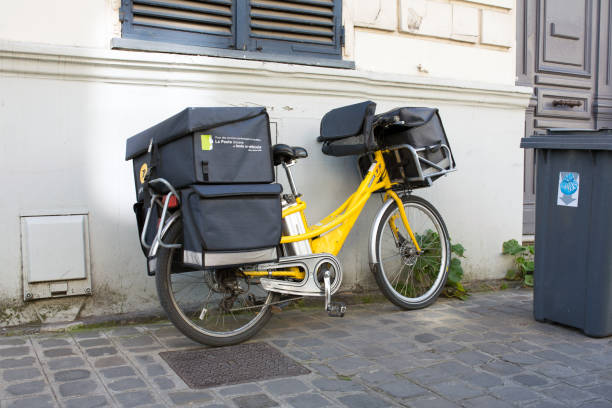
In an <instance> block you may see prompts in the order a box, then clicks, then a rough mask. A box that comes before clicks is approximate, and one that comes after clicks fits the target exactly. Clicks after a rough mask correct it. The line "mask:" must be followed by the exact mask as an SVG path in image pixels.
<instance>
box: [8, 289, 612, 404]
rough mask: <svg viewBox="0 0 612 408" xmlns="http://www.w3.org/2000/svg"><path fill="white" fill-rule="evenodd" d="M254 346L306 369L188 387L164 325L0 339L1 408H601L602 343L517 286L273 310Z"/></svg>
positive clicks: (606, 374)
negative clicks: (463, 297)
mask: <svg viewBox="0 0 612 408" xmlns="http://www.w3.org/2000/svg"><path fill="white" fill-rule="evenodd" d="M252 341H253V342H266V343H268V344H269V345H271V346H272V347H275V348H276V349H277V350H279V351H281V352H282V353H284V354H286V355H288V356H290V357H291V358H293V359H295V360H297V361H298V362H299V363H300V364H302V365H303V366H304V367H306V368H308V369H309V370H310V371H311V373H310V374H307V375H302V376H297V377H291V378H280V379H274V380H266V381H258V382H251V383H245V384H239V385H222V386H218V387H214V388H208V389H205V390H196V389H190V388H189V387H188V386H187V385H186V384H185V383H184V382H183V381H182V380H181V378H179V377H178V376H177V375H176V373H174V371H173V370H172V369H171V368H170V367H169V366H168V365H167V364H166V362H165V361H164V359H163V358H161V357H160V355H159V353H160V352H163V351H174V350H195V349H201V348H203V346H201V345H199V344H197V343H194V342H193V341H191V340H189V339H187V338H185V337H184V336H182V335H181V334H180V333H179V332H178V331H177V330H176V329H175V328H174V327H172V326H171V325H170V324H169V323H159V324H150V325H136V326H123V327H121V326H117V327H109V328H106V329H97V330H83V331H78V332H73V333H67V334H58V335H49V334H45V335H26V336H15V337H5V338H0V408H8V407H27V408H36V407H64V408H68V407H78V408H87V407H103V406H110V407H175V406H189V407H196V406H197V407H210V408H212V407H231V408H240V407H252V408H263V407H295V408H316V407H367V408H375V407H423V408H427V407H441V408H445V407H485V408H495V407H525V408H537V407H583V408H599V407H612V338H608V339H606V338H604V339H592V338H589V337H586V336H584V335H583V334H582V333H581V332H580V331H577V330H574V329H571V328H567V327H563V326H560V325H554V324H544V323H539V322H536V321H535V320H534V319H533V317H532V294H531V292H530V291H527V290H516V291H503V292H495V293H485V294H475V295H474V296H472V297H471V298H470V299H469V300H467V301H465V302H461V301H457V300H446V299H441V300H439V301H438V302H437V303H436V304H434V305H433V306H431V307H429V308H427V309H424V310H417V311H402V310H399V309H397V308H396V307H394V306H393V305H391V304H390V303H380V304H368V305H361V306H352V307H350V308H349V310H348V312H347V314H346V316H345V317H344V318H343V319H332V318H328V317H327V316H326V314H325V313H324V312H323V311H322V308H321V310H299V311H296V310H293V311H284V312H280V313H276V314H275V315H274V317H273V318H272V319H271V321H270V323H269V324H268V325H267V326H266V327H265V328H264V330H262V332H261V333H260V334H259V335H258V336H256V337H255V338H254V339H253V340H252Z"/></svg>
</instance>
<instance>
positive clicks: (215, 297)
mask: <svg viewBox="0 0 612 408" xmlns="http://www.w3.org/2000/svg"><path fill="white" fill-rule="evenodd" d="M182 235H183V224H182V219H177V220H176V221H175V223H174V224H173V225H172V226H171V227H170V228H169V229H168V232H167V233H166V235H165V237H164V242H166V243H171V244H175V243H180V242H181V241H182ZM182 252H183V249H182V248H164V247H160V248H159V251H158V254H157V268H156V278H155V280H156V284H157V294H158V296H159V300H160V303H161V305H162V307H163V308H164V310H165V311H166V314H167V316H168V319H170V321H171V322H172V323H173V324H174V326H175V327H176V328H177V329H179V330H180V331H181V332H182V333H183V334H185V335H186V336H187V337H189V338H191V339H192V340H195V341H197V342H199V343H202V344H206V345H209V346H228V345H231V344H237V343H240V342H243V341H245V340H247V339H249V338H251V337H252V336H254V335H255V334H256V333H257V332H258V331H259V330H260V329H261V328H262V327H263V326H264V325H265V324H266V323H267V321H268V320H269V319H270V316H271V304H272V303H273V302H274V300H275V294H273V293H272V292H267V291H265V290H264V289H263V288H262V287H261V285H260V284H259V280H258V279H253V278H248V277H246V276H244V275H243V274H242V273H241V271H240V270H239V269H236V268H234V269H217V270H194V269H193V268H189V267H186V266H185V265H184V264H183V262H182Z"/></svg>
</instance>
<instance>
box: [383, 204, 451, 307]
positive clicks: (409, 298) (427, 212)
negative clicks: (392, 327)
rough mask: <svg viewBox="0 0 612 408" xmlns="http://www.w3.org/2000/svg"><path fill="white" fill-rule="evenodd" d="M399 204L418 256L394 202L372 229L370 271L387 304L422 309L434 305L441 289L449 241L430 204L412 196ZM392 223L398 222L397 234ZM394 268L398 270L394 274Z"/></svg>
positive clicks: (447, 265)
mask: <svg viewBox="0 0 612 408" xmlns="http://www.w3.org/2000/svg"><path fill="white" fill-rule="evenodd" d="M402 202H403V205H404V210H405V212H406V216H407V218H408V223H409V225H410V227H411V229H412V230H413V233H414V236H415V239H416V240H417V243H419V246H420V247H421V253H420V254H419V253H418V252H417V251H416V249H415V247H414V244H413V243H412V240H411V238H410V236H409V234H408V233H407V231H406V230H405V229H404V226H403V223H402V222H401V221H400V220H399V219H400V215H399V209H398V206H397V204H396V203H395V202H393V203H392V204H391V205H389V206H388V207H387V209H386V210H385V211H384V213H383V214H382V216H381V217H377V220H378V225H375V226H374V228H373V231H376V236H375V251H376V260H377V262H375V263H374V264H373V265H372V267H373V272H374V277H375V279H376V283H377V284H378V287H379V288H380V290H381V292H382V293H383V294H384V295H385V297H386V298H387V299H389V301H391V302H392V303H393V304H395V305H396V306H399V307H401V308H403V309H407V310H412V309H421V308H424V307H427V306H429V305H431V304H432V303H433V302H435V301H436V299H437V298H438V296H439V295H440V293H441V292H442V290H443V289H444V285H445V284H446V280H447V279H448V268H449V265H450V257H451V251H450V240H449V237H448V231H447V229H446V225H445V223H444V220H443V219H442V216H441V215H440V213H439V212H438V211H437V210H436V208H435V207H434V206H433V205H432V204H431V203H429V202H428V201H427V200H425V199H423V198H421V197H417V196H413V195H408V196H403V197H402ZM392 216H395V218H394V219H392V218H391V217H392ZM395 219H398V222H397V224H396V228H397V233H394V232H393V229H392V227H391V223H390V221H393V222H394V220H395ZM427 221H429V222H427ZM432 228H433V229H432ZM389 234H390V235H391V237H392V238H393V240H392V243H393V245H391V244H390V240H389V239H388V237H389ZM389 253H392V254H393V255H389ZM438 258H439V261H438ZM392 260H393V261H392ZM398 260H400V261H401V262H399V263H398V262H397V261H398ZM432 263H433V265H434V266H432ZM395 265H397V266H398V267H399V270H397V271H396V269H397V267H395ZM405 267H408V270H407V271H406V270H405ZM391 273H395V274H394V275H391ZM402 274H405V276H406V278H405V279H404V278H403V277H402ZM396 276H397V278H396ZM419 280H420V281H419ZM415 282H416V283H417V284H416V285H415Z"/></svg>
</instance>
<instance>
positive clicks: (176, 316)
mask: <svg viewBox="0 0 612 408" xmlns="http://www.w3.org/2000/svg"><path fill="white" fill-rule="evenodd" d="M182 230H183V225H182V219H180V218H179V219H177V220H176V221H175V222H174V224H172V225H171V226H170V228H168V231H167V232H166V234H165V236H164V238H163V239H164V242H166V243H169V244H176V243H180V242H181V240H182V235H183V234H182ZM180 252H182V248H164V247H160V248H159V251H158V253H157V268H156V274H155V275H156V277H155V281H156V286H157V294H158V297H159V300H160V303H161V306H162V308H163V309H164V311H165V312H166V315H167V316H168V319H169V320H170V321H171V322H172V324H174V326H175V327H176V328H177V329H178V330H179V331H180V332H181V333H183V334H184V335H186V336H187V337H189V338H190V339H192V340H194V341H196V342H198V343H202V344H205V345H208V346H213V347H218V346H229V345H233V344H238V343H241V342H243V341H246V340H248V339H250V338H251V337H253V336H254V335H255V334H257V332H259V330H261V329H262V328H263V326H264V325H265V324H266V323H267V322H268V320H269V319H270V317H271V306H270V304H271V303H273V302H274V301H275V300H276V295H275V294H274V293H272V292H265V291H263V289H261V291H263V292H265V293H266V294H267V295H266V297H265V303H264V304H263V306H262V307H261V309H260V310H258V312H257V313H255V315H254V316H253V319H252V320H249V321H248V322H246V324H245V325H243V326H241V327H238V328H237V329H235V330H231V331H228V332H224V331H214V330H210V329H207V328H204V327H201V326H198V324H196V318H190V317H189V316H192V317H193V316H195V315H194V314H193V312H192V311H191V310H187V308H186V310H183V307H182V305H181V304H179V301H178V300H177V296H176V294H175V293H174V285H173V283H172V281H173V280H177V279H178V278H181V277H185V276H186V275H187V274H189V273H191V272H190V271H187V272H185V271H178V270H177V268H179V267H180V266H179V265H182V263H181V262H177V260H178V258H177V256H179V255H180ZM179 272H181V273H179ZM194 273H195V275H196V276H197V275H198V274H201V276H202V282H203V284H204V285H207V286H208V293H209V295H208V296H209V297H210V293H212V292H214V290H213V289H212V288H211V287H210V279H209V278H210V275H207V274H211V273H215V271H205V270H202V271H194ZM175 278H176V279H175ZM183 280H184V279H183ZM189 285H190V284H189V282H186V283H185V287H188V286H189ZM194 285H195V282H194ZM202 288H203V287H202ZM196 289H197V287H196ZM191 290H192V291H193V289H191ZM195 292H197V293H200V291H198V290H195ZM202 296H204V295H202ZM187 302H192V303H193V301H192V300H191V299H189V300H188V301H186V302H185V303H187ZM200 307H204V308H206V305H205V306H200ZM230 310H231V309H230ZM201 313H204V312H203V311H202V312H201ZM206 314H208V311H207V312H206ZM230 315H231V312H230ZM234 317H235V316H234ZM228 319H229V315H228ZM200 320H202V318H201V317H200ZM218 323H219V318H217V324H218ZM224 323H225V322H223V324H224Z"/></svg>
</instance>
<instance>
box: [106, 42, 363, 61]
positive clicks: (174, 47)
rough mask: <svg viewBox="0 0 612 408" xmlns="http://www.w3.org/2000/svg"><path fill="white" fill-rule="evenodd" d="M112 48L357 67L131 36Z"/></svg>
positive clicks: (329, 59) (317, 59)
mask: <svg viewBox="0 0 612 408" xmlns="http://www.w3.org/2000/svg"><path fill="white" fill-rule="evenodd" d="M111 48H113V49H118V50H132V51H150V52H165V53H172V54H191V55H206V56H209V57H221V58H233V59H243V60H254V61H269V62H281V63H287V64H300V65H312V66H318V67H330V68H344V69H355V62H354V61H343V60H340V59H331V58H316V57H313V56H308V57H306V56H298V55H285V54H264V53H259V52H252V51H238V50H227V49H223V48H212V47H198V46H194V45H180V44H172V43H164V42H157V41H146V40H135V39H131V38H113V39H112V40H111Z"/></svg>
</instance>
